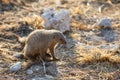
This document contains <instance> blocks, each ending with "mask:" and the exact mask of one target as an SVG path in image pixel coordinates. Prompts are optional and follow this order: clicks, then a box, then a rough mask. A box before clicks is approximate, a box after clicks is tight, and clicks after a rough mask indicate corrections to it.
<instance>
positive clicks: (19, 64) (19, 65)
mask: <svg viewBox="0 0 120 80" xmlns="http://www.w3.org/2000/svg"><path fill="white" fill-rule="evenodd" d="M20 69H21V62H17V63H15V64H13V65H12V66H11V67H10V71H11V72H13V71H18V70H20Z"/></svg>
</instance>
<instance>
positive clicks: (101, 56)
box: [77, 49, 120, 64]
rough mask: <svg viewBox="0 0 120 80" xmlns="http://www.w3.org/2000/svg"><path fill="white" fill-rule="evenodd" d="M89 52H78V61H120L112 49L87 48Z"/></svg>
mask: <svg viewBox="0 0 120 80" xmlns="http://www.w3.org/2000/svg"><path fill="white" fill-rule="evenodd" d="M88 52H89V53H85V52H84V53H81V54H80V53H79V54H80V55H81V56H82V57H78V58H77V61H78V62H79V63H83V64H84V63H96V62H109V63H116V64H119V63H120V56H119V55H118V54H115V53H114V51H108V50H103V49H93V50H89V51H88Z"/></svg>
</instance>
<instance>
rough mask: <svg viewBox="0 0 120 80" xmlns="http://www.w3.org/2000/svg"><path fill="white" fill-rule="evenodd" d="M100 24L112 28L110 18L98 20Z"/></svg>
mask: <svg viewBox="0 0 120 80" xmlns="http://www.w3.org/2000/svg"><path fill="white" fill-rule="evenodd" d="M98 26H100V27H104V28H111V27H112V24H111V22H110V19H108V18H102V19H100V21H98Z"/></svg>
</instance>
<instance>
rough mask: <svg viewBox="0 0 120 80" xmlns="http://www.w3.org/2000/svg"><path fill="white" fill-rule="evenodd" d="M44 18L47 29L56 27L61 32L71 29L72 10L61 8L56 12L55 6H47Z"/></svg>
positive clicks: (44, 25)
mask: <svg viewBox="0 0 120 80" xmlns="http://www.w3.org/2000/svg"><path fill="white" fill-rule="evenodd" d="M41 16H42V18H43V19H44V22H43V27H44V28H45V29H56V30H59V31H61V32H65V31H70V22H71V18H70V12H69V11H68V10H65V9H61V10H60V11H58V12H56V11H55V10H54V9H53V8H46V9H45V10H44V11H43V14H42V15H41Z"/></svg>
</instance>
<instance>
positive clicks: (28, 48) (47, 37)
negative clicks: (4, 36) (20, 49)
mask: <svg viewBox="0 0 120 80" xmlns="http://www.w3.org/2000/svg"><path fill="white" fill-rule="evenodd" d="M57 43H60V44H66V39H65V37H64V35H63V34H62V33H61V32H60V31H58V30H44V29H42V30H35V31H33V32H31V33H30V34H29V35H28V38H27V39H26V41H25V47H24V53H23V55H24V56H25V57H26V58H27V59H29V60H31V61H32V62H34V61H35V60H36V59H38V58H39V60H41V59H43V60H44V59H45V57H46V54H47V50H48V49H49V51H50V55H51V56H52V57H53V60H59V59H57V58H56V57H55V55H54V48H55V45H56V44H57Z"/></svg>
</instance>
